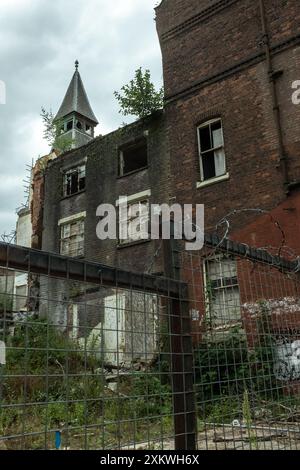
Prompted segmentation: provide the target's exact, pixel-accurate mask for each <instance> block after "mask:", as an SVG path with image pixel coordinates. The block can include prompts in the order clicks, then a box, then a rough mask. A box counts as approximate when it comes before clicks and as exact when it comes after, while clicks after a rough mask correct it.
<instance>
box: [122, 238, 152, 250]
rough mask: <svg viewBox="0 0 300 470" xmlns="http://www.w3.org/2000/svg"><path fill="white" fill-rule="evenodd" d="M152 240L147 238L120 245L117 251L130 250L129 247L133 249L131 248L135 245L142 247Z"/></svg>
mask: <svg viewBox="0 0 300 470" xmlns="http://www.w3.org/2000/svg"><path fill="white" fill-rule="evenodd" d="M151 241H152V240H151V239H150V238H148V239H147V240H137V241H136V242H128V243H122V244H120V243H119V244H118V246H117V248H118V250H121V249H122V248H130V247H133V246H136V245H142V244H144V243H149V242H151Z"/></svg>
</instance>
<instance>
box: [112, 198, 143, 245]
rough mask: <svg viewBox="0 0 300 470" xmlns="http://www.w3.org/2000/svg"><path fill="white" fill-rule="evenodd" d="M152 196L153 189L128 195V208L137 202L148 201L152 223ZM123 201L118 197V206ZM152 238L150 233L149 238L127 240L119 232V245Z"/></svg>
mask: <svg viewBox="0 0 300 470" xmlns="http://www.w3.org/2000/svg"><path fill="white" fill-rule="evenodd" d="M150 196H151V190H146V191H142V192H140V193H136V194H132V195H131V196H127V205H128V208H129V207H130V206H133V205H136V204H142V203H146V202H147V203H148V221H149V223H150ZM121 201H122V198H121V199H118V200H117V201H116V206H117V207H118V206H119V205H120V202H121ZM136 218H137V217H133V218H132V219H131V220H134V219H136ZM129 222H130V220H129V219H127V229H128V224H129ZM118 229H120V219H119V217H118ZM148 240H150V234H149V235H148V238H144V237H143V238H140V239H137V240H132V239H126V240H121V239H120V235H119V234H118V245H119V246H126V245H130V244H135V243H142V242H145V241H148Z"/></svg>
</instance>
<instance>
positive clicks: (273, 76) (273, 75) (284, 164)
mask: <svg viewBox="0 0 300 470" xmlns="http://www.w3.org/2000/svg"><path fill="white" fill-rule="evenodd" d="M259 8H260V16H261V26H262V32H263V44H264V48H265V54H266V61H267V68H268V77H269V83H270V91H271V97H272V105H273V113H274V121H275V126H276V131H277V137H278V150H279V166H280V169H281V172H282V174H283V182H284V189H285V192H286V194H288V193H289V184H290V182H289V175H288V161H287V156H286V153H285V149H284V144H283V132H282V125H281V116H280V107H279V103H278V94H277V87H276V80H277V78H279V77H280V76H281V75H282V73H283V72H282V71H277V72H275V71H274V70H273V63H272V55H271V47H270V37H269V33H268V28H267V19H266V11H265V5H264V0H259Z"/></svg>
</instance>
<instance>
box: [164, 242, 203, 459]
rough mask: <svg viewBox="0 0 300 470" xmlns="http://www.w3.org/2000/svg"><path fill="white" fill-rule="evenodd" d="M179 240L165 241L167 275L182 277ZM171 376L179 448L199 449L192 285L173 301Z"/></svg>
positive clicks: (176, 447)
mask: <svg viewBox="0 0 300 470" xmlns="http://www.w3.org/2000/svg"><path fill="white" fill-rule="evenodd" d="M177 255H178V250H177V249H176V242H175V240H174V239H173V238H172V237H171V240H164V262H165V274H166V275H167V276H168V277H170V278H171V279H176V280H177V281H179V280H180V265H179V263H178V258H177ZM168 313H169V318H170V321H169V327H170V347H171V351H170V353H171V361H170V362H171V375H172V393H173V406H174V427H175V449H176V450H196V443H197V438H196V437H197V418H196V397H195V390H194V368H193V362H194V356H193V344H192V335H191V319H190V315H189V302H188V286H187V285H186V284H184V285H182V289H181V292H180V295H179V298H178V299H177V298H170V300H169V312H168Z"/></svg>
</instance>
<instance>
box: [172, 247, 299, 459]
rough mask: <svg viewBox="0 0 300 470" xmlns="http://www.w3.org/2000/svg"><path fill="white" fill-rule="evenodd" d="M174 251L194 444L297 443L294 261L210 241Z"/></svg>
mask: <svg viewBox="0 0 300 470" xmlns="http://www.w3.org/2000/svg"><path fill="white" fill-rule="evenodd" d="M239 251H241V253H240V254H239ZM178 257H179V259H178V261H177V262H178V266H180V268H181V276H182V278H183V279H184V280H185V281H186V282H187V284H188V287H189V290H188V297H189V308H190V314H191V319H192V331H193V344H194V383H195V393H196V404H197V405H196V406H197V418H198V438H197V443H198V448H199V449H220V450H221V449H245V450H248V449H252V450H265V449H267V450H271V449H297V448H298V447H299V446H300V396H299V392H300V298H299V293H300V290H299V289H300V284H299V274H298V273H297V271H298V269H297V263H292V262H287V261H286V260H282V259H280V258H278V257H273V256H270V255H268V254H267V253H266V252H264V251H261V250H253V249H251V248H249V247H246V246H243V245H238V244H233V243H231V244H230V243H222V244H221V246H220V245H219V243H218V242H217V241H216V242H215V243H211V240H210V243H207V244H206V246H205V247H204V249H203V250H201V252H187V251H184V250H180V252H179V254H178Z"/></svg>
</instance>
